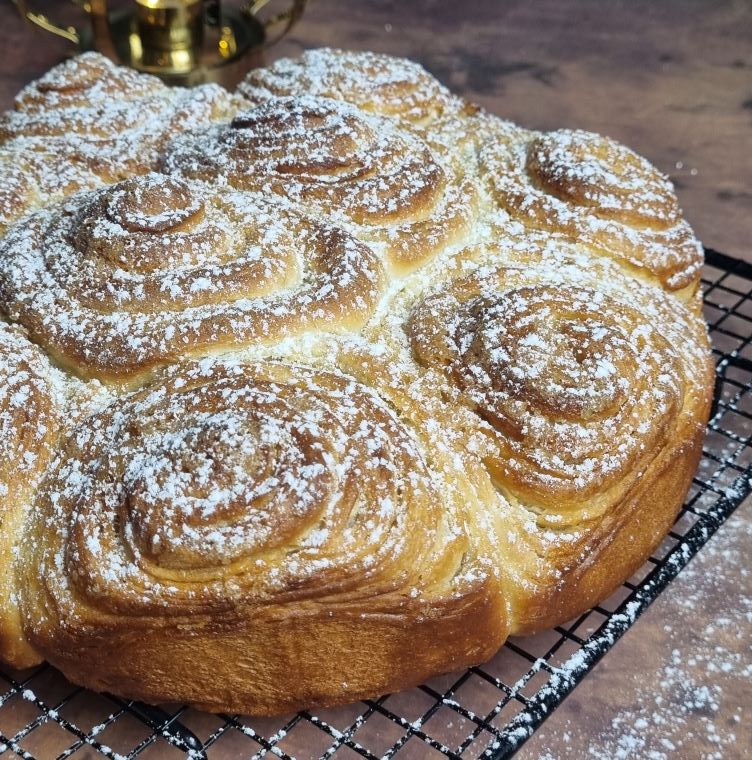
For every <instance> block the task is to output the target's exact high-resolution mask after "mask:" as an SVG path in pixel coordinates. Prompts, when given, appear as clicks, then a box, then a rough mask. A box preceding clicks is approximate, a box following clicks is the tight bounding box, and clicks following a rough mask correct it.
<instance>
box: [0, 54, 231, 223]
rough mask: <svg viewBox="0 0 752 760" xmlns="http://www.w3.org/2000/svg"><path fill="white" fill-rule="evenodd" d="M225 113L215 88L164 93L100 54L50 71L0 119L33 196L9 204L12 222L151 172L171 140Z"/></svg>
mask: <svg viewBox="0 0 752 760" xmlns="http://www.w3.org/2000/svg"><path fill="white" fill-rule="evenodd" d="M230 108H231V104H230V97H229V95H228V94H227V93H226V92H225V91H224V90H223V89H222V88H221V87H218V86H217V85H205V86H202V87H199V88H196V89H195V90H181V89H178V88H168V87H166V86H165V85H164V84H162V82H161V81H160V80H159V79H157V78H156V77H152V76H148V75H145V74H140V73H137V72H136V71H134V70H133V69H130V68H127V67H124V66H115V65H114V64H113V63H112V62H111V61H110V60H109V59H107V58H105V57H104V56H102V55H100V54H99V53H84V54H83V55H81V56H78V57H77V58H73V59H71V60H69V61H66V62H64V63H62V64H60V65H59V66H56V67H55V68H54V69H52V70H51V71H49V72H48V73H47V74H46V75H45V76H43V77H42V78H41V79H39V80H37V81H36V82H32V83H31V84H30V85H28V86H27V87H26V88H24V89H23V90H22V91H21V92H20V93H19V94H18V95H17V96H16V99H15V102H14V109H13V110H11V111H8V112H6V113H5V114H4V115H2V116H1V117H0V143H2V144H3V152H4V153H7V154H11V155H13V156H14V160H13V163H14V164H15V165H16V166H17V167H19V166H20V167H21V170H22V171H24V172H25V173H27V174H28V175H30V177H31V178H32V179H33V181H34V182H35V184H36V185H37V189H38V191H39V192H38V193H37V194H36V196H32V195H27V196H25V202H20V201H19V200H18V199H16V203H15V205H14V213H13V215H12V219H11V220H13V219H16V218H18V217H19V216H21V215H22V213H24V212H26V211H28V210H30V209H33V208H36V207H38V206H40V205H43V204H44V203H49V202H50V201H51V200H57V199H59V198H60V197H62V196H64V195H69V194H70V193H72V192H76V191H78V190H80V189H83V188H90V187H95V186H97V185H101V184H103V183H110V182H116V181H117V180H119V179H123V178H125V177H128V176H129V175H131V174H142V173H144V172H148V171H150V170H151V169H153V168H155V166H156V164H157V158H158V153H159V151H160V150H161V149H162V147H163V146H164V144H165V142H166V141H167V140H168V139H169V138H171V137H172V136H173V135H174V134H176V133H178V132H181V131H184V130H186V129H191V128H195V127H198V126H200V125H202V124H205V123H209V122H210V121H213V120H217V119H220V118H223V117H225V116H226V115H228V113H229V111H230ZM16 171H18V169H16ZM63 177H64V178H65V179H63V180H62V181H61V178H63ZM9 216H10V215H9Z"/></svg>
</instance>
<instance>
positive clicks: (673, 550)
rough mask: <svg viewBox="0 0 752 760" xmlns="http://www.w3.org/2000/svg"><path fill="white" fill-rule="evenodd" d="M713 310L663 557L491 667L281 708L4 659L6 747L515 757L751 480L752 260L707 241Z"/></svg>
mask: <svg viewBox="0 0 752 760" xmlns="http://www.w3.org/2000/svg"><path fill="white" fill-rule="evenodd" d="M706 260H707V265H706V267H705V270H704V277H703V284H704V287H705V312H706V317H707V320H708V322H709V324H710V328H711V334H712V337H713V343H714V352H715V356H716V359H717V366H718V375H717V384H716V392H715V407H714V411H713V416H712V418H711V420H710V423H709V424H708V435H707V438H706V441H705V447H704V451H703V459H702V462H701V465H700V468H699V470H698V473H697V476H696V477H695V479H694V483H693V486H692V489H691V491H690V494H689V496H688V499H687V503H686V505H685V507H684V509H683V511H682V513H681V515H680V516H679V519H678V520H677V522H676V525H675V526H674V528H673V530H672V531H671V533H670V534H669V535H668V536H667V538H666V540H665V541H664V542H663V544H662V545H661V547H660V548H659V549H658V550H657V551H656V553H655V554H654V556H653V557H651V558H650V559H649V561H648V562H647V563H646V564H645V566H644V567H643V568H642V569H641V570H640V572H639V573H637V574H636V575H635V576H634V577H633V578H632V579H630V581H628V582H627V583H625V584H624V585H623V586H622V587H621V588H620V589H619V590H618V591H617V593H615V594H614V595H613V596H612V597H611V598H610V599H608V600H606V601H605V602H603V603H602V604H600V605H598V606H597V607H595V608H594V609H592V610H590V611H589V612H587V613H585V614H584V615H582V616H581V617H579V618H577V619H576V620H572V621H570V622H569V623H568V624H566V625H564V626H560V627H558V628H556V629H555V630H553V631H549V632H547V633H545V634H541V635H539V636H536V637H530V638H526V639H516V640H513V641H509V642H507V644H506V645H505V646H504V648H503V649H502V650H501V651H500V652H499V654H498V655H497V656H496V657H495V658H494V659H493V660H492V661H491V662H489V663H486V664H485V665H483V666H482V667H476V668H470V669H469V670H467V671H464V672H461V673H453V674H449V675H446V676H442V677H440V678H436V679H433V680H432V681H431V682H429V683H427V684H425V685H423V686H421V687H419V688H417V689H412V690H410V691H408V692H404V693H402V694H394V695H391V696H385V697H382V698H381V699H378V700H375V701H368V702H360V703H357V704H354V705H349V706H347V707H345V708H339V709H336V710H324V711H319V712H317V713H316V715H314V714H311V713H309V712H304V713H300V714H298V715H294V716H287V717H284V718H277V719H252V718H247V717H243V716H229V715H221V716H217V715H209V714H205V713H199V712H197V711H194V710H191V709H187V708H183V707H175V708H166V707H162V708H155V707H149V706H146V705H142V704H139V703H134V702H131V701H124V700H119V699H116V698H114V697H109V696H103V695H95V694H92V693H90V692H87V691H85V690H83V689H80V688H78V687H75V686H72V685H71V684H69V683H68V682H67V681H65V679H64V678H63V677H62V676H61V675H60V674H59V673H58V672H57V671H55V670H54V669H53V668H51V667H49V666H41V667H40V668H37V669H34V670H33V671H30V672H24V673H14V672H9V671H2V670H0V755H3V756H4V757H12V756H13V755H17V756H20V757H23V758H30V759H32V758H37V759H38V760H49V759H50V758H53V757H56V758H59V759H60V760H62V758H68V757H74V758H75V759H76V760H82V759H83V758H88V759H91V760H93V759H94V758H98V757H102V756H104V757H109V758H112V759H113V760H121V759H122V758H129V759H130V758H136V757H138V758H140V759H143V758H159V759H160V760H161V759H162V758H172V757H174V758H181V757H188V758H193V759H195V760H199V759H200V758H206V759H207V760H211V759H213V758H216V759H217V760H219V759H220V758H239V757H244V758H259V759H260V758H262V757H264V756H267V757H270V758H271V757H278V758H283V759H287V760H291V759H292V758H294V759H295V760H308V758H330V757H335V758H336V760H343V759H345V758H369V759H370V760H377V758H396V760H408V759H415V758H420V760H423V759H424V758H434V757H435V758H441V757H445V758H454V759H455V760H457V759H460V760H465V758H490V759H492V760H502V759H503V758H507V757H510V756H511V755H512V754H513V753H514V752H515V750H516V749H517V748H518V747H519V745H520V744H521V743H522V742H524V741H525V740H526V739H527V738H528V737H529V736H530V735H531V734H532V733H533V731H534V730H535V729H536V728H537V727H538V726H539V725H540V724H541V723H542V722H543V720H544V719H545V718H546V716H547V715H548V714H549V713H550V712H551V711H552V710H553V708H555V707H556V706H557V705H558V704H559V703H560V702H561V701H562V700H563V699H564V697H565V696H566V695H567V694H568V693H569V692H570V691H571V690H572V689H573V688H574V686H575V685H576V684H577V683H578V682H579V681H580V680H581V679H582V678H583V677H584V676H585V675H586V673H587V672H588V671H589V670H590V669H591V668H592V667H593V666H594V665H595V663H596V662H597V661H598V660H599V659H600V658H601V657H602V656H603V655H604V654H605V653H606V652H607V651H608V650H609V649H610V647H611V646H612V645H613V644H614V643H615V641H616V640H617V639H618V638H619V637H620V636H621V635H622V634H623V633H624V632H625V631H626V630H627V629H628V628H629V626H630V625H631V624H632V623H633V622H634V620H635V619H636V618H637V617H638V616H639V615H640V614H641V613H642V612H643V611H644V610H645V609H646V608H647V606H648V605H649V604H650V603H651V602H652V601H653V600H654V599H655V598H656V597H657V596H658V594H659V593H660V592H661V591H662V590H663V589H664V588H665V587H666V585H667V584H668V582H669V581H670V580H671V579H672V578H674V577H675V576H676V574H677V573H678V572H679V571H680V570H681V568H682V567H684V565H686V563H687V562H688V561H689V559H690V558H691V557H692V556H693V555H694V554H695V553H696V552H697V551H698V550H699V549H700V548H701V547H702V546H703V544H705V542H706V541H707V540H708V539H709V538H710V537H711V536H712V535H713V533H714V532H715V531H716V530H717V529H718V527H719V526H720V525H721V524H722V523H723V521H724V520H725V519H726V518H727V517H728V516H729V515H730V514H731V513H732V512H733V511H734V509H735V508H736V507H737V506H738V505H739V504H740V503H741V502H742V501H743V500H744V498H745V497H746V496H747V495H748V494H749V492H750V477H751V476H752V265H750V264H747V263H745V262H742V261H738V260H736V259H732V258H730V257H728V256H726V255H724V254H720V253H717V252H716V251H712V250H708V251H707V257H706Z"/></svg>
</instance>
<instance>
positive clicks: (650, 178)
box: [480, 130, 702, 299]
mask: <svg viewBox="0 0 752 760" xmlns="http://www.w3.org/2000/svg"><path fill="white" fill-rule="evenodd" d="M480 165H481V170H482V172H483V173H484V174H485V176H486V178H487V181H488V184H489V186H490V188H491V191H492V193H493V194H494V196H495V198H496V200H497V202H498V203H499V205H500V206H501V207H502V208H504V209H505V210H506V211H508V212H509V213H510V214H511V215H512V216H513V217H514V218H516V219H519V220H521V221H522V222H523V223H524V224H525V225H527V226H532V227H534V228H537V229H542V230H547V231H551V232H559V233H562V234H564V235H566V236H567V237H569V238H571V239H573V240H578V241H579V242H582V243H584V244H585V245H587V246H588V247H590V248H592V249H594V250H595V251H597V252H599V253H602V254H605V255H607V256H612V257H614V258H615V259H618V260H620V261H623V262H625V263H627V264H628V265H630V266H632V267H635V268H637V269H638V270H642V271H644V272H647V273H649V274H650V275H652V276H654V277H655V278H656V279H657V280H658V281H659V282H660V283H661V284H662V285H663V286H664V287H665V288H666V289H668V290H671V291H682V290H684V292H685V294H686V296H687V299H688V298H690V297H691V296H693V295H694V293H695V291H696V288H697V286H698V284H699V277H700V267H701V266H702V248H701V246H700V244H699V242H698V241H697V240H696V238H695V237H694V234H693V233H692V230H691V228H690V227H689V225H688V224H687V223H686V222H685V221H684V220H683V219H682V217H681V212H680V210H679V206H678V203H677V200H676V196H675V194H674V190H673V187H672V185H671V183H670V181H669V180H668V178H667V177H665V176H663V175H662V174H661V173H660V172H658V170H657V169H655V167H653V166H652V165H651V164H650V163H649V162H648V161H647V160H645V159H644V158H641V157H640V156H638V155H637V154H636V153H633V152H632V151H631V150H629V149H628V148H626V147H624V146H623V145H621V144H619V143H617V142H615V141H614V140H610V139H609V138H607V137H602V136H600V135H596V134H593V133H591V132H583V131H578V130H575V131H572V130H559V131H556V132H551V133H547V134H543V135H538V136H533V137H531V138H529V139H527V140H523V141H518V142H512V143H510V142H506V141H502V142H500V143H499V142H497V141H495V140H490V141H489V142H487V143H486V144H485V145H484V146H483V147H482V148H481V151H480Z"/></svg>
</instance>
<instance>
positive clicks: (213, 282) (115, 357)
mask: <svg viewBox="0 0 752 760" xmlns="http://www.w3.org/2000/svg"><path fill="white" fill-rule="evenodd" d="M1 247H2V251H3V253H2V255H1V256H0V293H2V298H3V302H4V303H5V305H6V309H7V311H8V313H9V314H10V315H11V317H12V318H13V319H15V320H18V321H19V322H21V323H22V324H24V325H25V326H26V327H27V328H28V329H29V331H30V333H31V334H32V335H33V336H34V338H35V340H38V341H39V342H41V343H42V344H43V345H44V346H45V347H46V348H47V349H48V350H49V351H50V352H51V353H52V354H53V355H54V356H55V357H57V359H58V360H59V361H60V362H61V363H63V364H65V365H66V366H68V367H70V368H71V369H73V370H74V371H76V372H77V373H78V374H80V375H82V376H93V377H97V378H101V379H105V380H120V381H127V382H132V381H133V380H134V379H135V378H137V377H138V376H139V375H140V374H143V373H144V372H147V371H149V370H151V369H152V368H154V367H155V366H159V365H161V364H166V363H170V362H174V361H176V360H177V359H179V358H180V357H182V356H186V355H190V354H192V353H206V352H207V351H210V350H211V351H220V350H228V349H231V348H235V349H237V348H242V347H243V346H247V345H252V344H255V343H259V342H264V341H266V342H269V341H273V340H279V339H281V338H283V337H285V336H288V335H295V334H299V333H302V332H306V331H312V330H319V329H329V330H342V329H353V328H355V327H357V326H358V325H360V324H362V322H363V321H364V320H365V319H366V318H367V317H368V316H369V315H370V314H371V312H372V310H373V309H374V307H375V304H376V302H377V299H378V296H379V293H380V290H381V281H382V267H381V265H380V263H379V261H378V259H376V257H375V256H374V255H373V254H372V253H371V252H370V251H369V250H368V249H367V248H366V247H365V246H363V245H362V244H360V243H358V242H357V241H356V240H355V239H353V238H352V237H350V236H349V235H347V234H346V233H345V232H342V231H341V230H339V229H337V228H335V227H328V226H325V225H323V224H319V223H315V222H313V221H311V220H309V219H307V218H305V217H303V216H301V215H300V214H298V213H297V212H295V211H293V210H292V209H290V208H289V207H288V206H286V205H284V204H283V203H282V202H280V201H273V200H265V199H263V198H261V197H260V196H250V195H249V196H244V197H233V196H231V195H229V196H225V197H223V199H221V200H220V199H219V198H218V197H216V196H213V195H211V194H208V195H207V194H206V192H205V190H201V189H199V188H197V187H195V186H193V185H191V184H190V183H188V182H186V181H185V180H181V179H177V178H170V177H166V176H164V175H159V174H149V175H145V176H141V177H133V178H131V179H128V180H125V181H123V182H121V183H118V184H116V185H112V186H110V187H108V188H105V189H101V190H96V191H92V192H89V193H82V194H79V195H77V196H75V197H74V198H72V199H70V200H69V201H67V202H66V203H65V204H63V205H60V206H52V207H50V208H49V209H47V210H45V211H41V212H38V213H37V214H35V215H34V216H32V217H31V218H30V219H29V220H28V224H26V225H23V227H20V226H19V227H16V228H14V229H13V230H12V231H11V232H10V233H9V234H8V235H7V236H6V238H5V240H4V241H3V243H2V246H1Z"/></svg>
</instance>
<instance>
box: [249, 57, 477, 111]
mask: <svg viewBox="0 0 752 760" xmlns="http://www.w3.org/2000/svg"><path fill="white" fill-rule="evenodd" d="M238 93H239V94H240V95H242V96H243V97H244V98H245V99H246V100H248V101H249V102H250V103H252V104H253V105H260V104H261V103H265V102H267V101H269V100H271V99H273V98H276V97H282V96H286V95H294V96H301V95H313V96H315V97H323V98H332V99H334V100H342V101H344V102H346V103H352V104H354V105H356V106H358V108H360V109H361V110H363V111H367V112H368V113H376V114H379V115H381V116H389V117H392V118H395V119H398V120H399V121H404V122H408V123H413V124H422V125H426V124H431V123H432V122H434V121H435V120H436V119H437V118H439V117H441V116H444V115H446V114H451V113H454V112H456V111H459V110H460V109H462V108H463V105H464V104H463V101H462V100H461V99H460V98H458V97H456V96H455V95H452V93H450V92H449V90H447V89H446V87H444V86H443V85H442V84H441V83H440V82H439V81H438V80H437V79H436V78H435V77H433V76H432V75H431V74H429V73H428V72H427V71H426V70H425V69H424V68H423V67H422V66H420V65H419V64H417V63H415V62H414V61H409V60H407V59H405V58H395V57H393V56H390V55H384V54H383V53H369V52H356V51H351V50H337V49H334V48H318V49H316V50H307V51H306V52H304V53H303V55H301V56H300V58H282V59H280V60H278V61H275V62H274V63H273V64H272V65H271V66H268V67H265V68H262V69H254V70H253V71H251V72H250V73H249V74H248V75H247V76H246V78H245V79H244V80H243V82H241V83H240V85H239V86H238Z"/></svg>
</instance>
